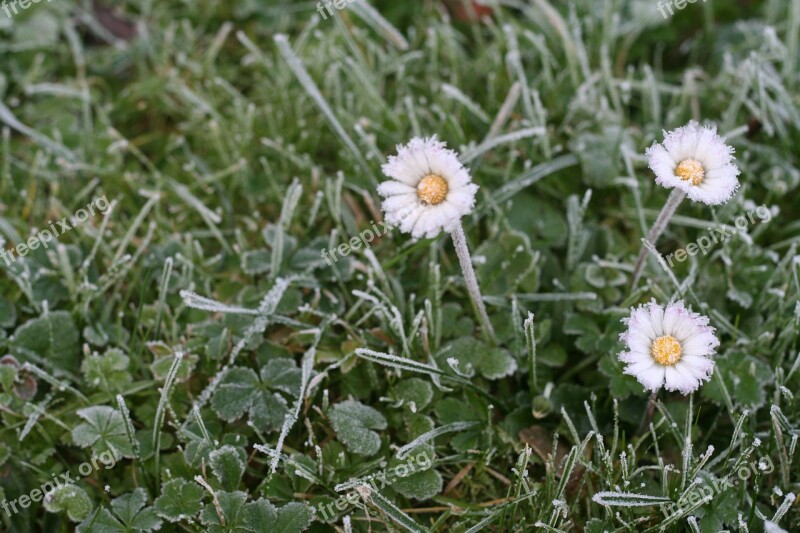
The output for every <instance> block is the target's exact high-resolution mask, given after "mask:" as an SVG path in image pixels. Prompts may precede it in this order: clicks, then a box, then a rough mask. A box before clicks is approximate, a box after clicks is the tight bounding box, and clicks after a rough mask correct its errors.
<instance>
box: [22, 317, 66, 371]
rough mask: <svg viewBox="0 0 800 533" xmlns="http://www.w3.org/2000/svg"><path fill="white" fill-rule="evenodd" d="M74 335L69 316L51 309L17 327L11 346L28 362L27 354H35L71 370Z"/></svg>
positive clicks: (57, 366) (29, 358)
mask: <svg viewBox="0 0 800 533" xmlns="http://www.w3.org/2000/svg"><path fill="white" fill-rule="evenodd" d="M78 338H79V333H78V328H77V327H76V326H75V322H74V321H73V320H72V316H71V315H70V314H69V313H68V312H66V311H53V312H50V313H47V314H44V315H42V316H40V317H39V318H33V319H31V320H28V321H27V322H25V323H24V324H23V325H21V326H20V327H18V328H17V330H16V331H15V332H14V337H13V340H12V342H11V345H12V349H13V350H14V352H15V353H17V354H19V355H20V358H21V360H23V361H32V359H31V355H35V356H38V357H39V358H40V359H44V360H46V361H48V363H50V364H52V365H53V366H54V367H56V368H60V369H63V370H70V371H73V370H76V369H77V366H78V354H79V345H78ZM32 362H36V361H32Z"/></svg>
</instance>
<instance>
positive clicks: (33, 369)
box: [21, 363, 91, 404]
mask: <svg viewBox="0 0 800 533" xmlns="http://www.w3.org/2000/svg"><path fill="white" fill-rule="evenodd" d="M21 369H22V370H24V371H26V372H30V373H31V374H35V375H36V376H37V377H39V378H41V379H43V380H45V381H46V382H48V383H49V384H50V385H52V386H53V387H55V388H56V390H59V391H69V392H71V393H72V394H74V395H75V396H77V397H78V398H80V399H81V400H82V401H83V402H84V403H87V404H91V402H90V401H89V399H88V398H87V397H86V396H84V395H83V394H81V392H80V391H79V390H78V389H76V388H74V387H72V386H71V385H70V384H68V383H66V382H64V381H60V380H58V379H57V378H54V377H53V376H51V375H50V374H48V373H47V372H45V371H44V370H42V369H41V368H39V367H38V366H36V365H34V364H31V363H23V364H22V367H21Z"/></svg>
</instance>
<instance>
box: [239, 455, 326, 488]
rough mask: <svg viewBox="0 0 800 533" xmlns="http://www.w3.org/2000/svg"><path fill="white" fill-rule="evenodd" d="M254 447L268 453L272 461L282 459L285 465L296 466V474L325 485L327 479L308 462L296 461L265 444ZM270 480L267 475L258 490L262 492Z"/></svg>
mask: <svg viewBox="0 0 800 533" xmlns="http://www.w3.org/2000/svg"><path fill="white" fill-rule="evenodd" d="M253 448H254V449H256V450H258V451H259V452H261V453H263V454H264V455H266V456H267V457H268V458H269V459H270V462H272V461H275V460H277V461H281V462H283V463H284V464H285V465H288V466H290V467H292V468H294V474H296V475H298V476H300V477H302V478H303V479H306V480H308V481H310V482H312V483H314V484H316V485H320V486H325V481H324V480H323V479H322V478H320V477H319V476H317V474H316V473H315V472H314V471H313V470H310V469H309V467H308V465H307V464H304V463H300V462H298V461H295V460H294V459H293V458H292V457H291V456H290V455H285V454H282V453H280V452H277V451H275V450H273V449H272V448H270V447H268V446H267V445H265V444H254V445H253ZM269 480H270V476H267V477H265V478H264V480H263V481H262V482H261V485H260V486H259V489H258V490H257V491H256V492H260V489H261V487H262V486H264V485H266V484H267V483H269Z"/></svg>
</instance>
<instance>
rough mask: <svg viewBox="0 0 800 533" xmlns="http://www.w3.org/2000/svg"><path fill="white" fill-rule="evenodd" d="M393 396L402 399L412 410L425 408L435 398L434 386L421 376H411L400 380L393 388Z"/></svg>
mask: <svg viewBox="0 0 800 533" xmlns="http://www.w3.org/2000/svg"><path fill="white" fill-rule="evenodd" d="M392 394H393V396H394V397H395V398H396V399H398V400H402V401H403V403H404V405H407V406H409V408H410V409H411V410H412V412H417V411H419V410H420V409H424V408H425V406H427V405H428V404H429V403H430V402H431V400H432V399H433V387H432V386H431V384H430V382H428V381H426V380H424V379H420V378H409V379H405V380H403V381H400V382H398V383H397V384H395V386H394V387H393V388H392Z"/></svg>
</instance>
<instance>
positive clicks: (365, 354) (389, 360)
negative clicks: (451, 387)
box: [356, 348, 452, 377]
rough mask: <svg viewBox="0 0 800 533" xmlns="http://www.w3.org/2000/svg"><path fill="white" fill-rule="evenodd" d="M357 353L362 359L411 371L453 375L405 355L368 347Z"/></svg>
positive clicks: (357, 350) (443, 375) (444, 375)
mask: <svg viewBox="0 0 800 533" xmlns="http://www.w3.org/2000/svg"><path fill="white" fill-rule="evenodd" d="M356 355H357V356H359V357H361V358H362V359H366V360H367V361H371V362H373V363H378V364H381V365H384V366H388V367H390V368H397V369H398V370H408V371H411V372H420V373H423V374H430V375H436V376H442V377H452V376H448V375H447V374H445V373H444V372H442V371H441V370H439V369H438V368H436V367H434V366H431V365H426V364H424V363H419V362H417V361H414V360H412V359H407V358H405V357H400V356H397V355H392V354H388V353H382V352H376V351H374V350H370V349H368V348H358V349H356Z"/></svg>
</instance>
